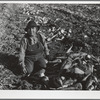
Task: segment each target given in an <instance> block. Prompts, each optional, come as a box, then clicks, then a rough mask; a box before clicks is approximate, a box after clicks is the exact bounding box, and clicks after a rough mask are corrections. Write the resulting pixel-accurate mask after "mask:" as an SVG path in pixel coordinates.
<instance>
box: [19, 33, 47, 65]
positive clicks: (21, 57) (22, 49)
mask: <svg viewBox="0 0 100 100" xmlns="http://www.w3.org/2000/svg"><path fill="white" fill-rule="evenodd" d="M35 38H37V39H38V41H40V42H41V43H42V44H43V46H44V52H45V54H46V55H49V49H48V46H47V43H46V41H45V37H44V35H42V34H40V33H38V34H37V37H35ZM29 39H30V40H31V41H33V43H34V38H32V37H27V36H24V37H23V38H22V40H21V43H20V52H19V61H20V64H22V65H24V61H25V52H26V49H27V43H28V40H29ZM37 39H35V40H37ZM33 43H32V45H33Z"/></svg>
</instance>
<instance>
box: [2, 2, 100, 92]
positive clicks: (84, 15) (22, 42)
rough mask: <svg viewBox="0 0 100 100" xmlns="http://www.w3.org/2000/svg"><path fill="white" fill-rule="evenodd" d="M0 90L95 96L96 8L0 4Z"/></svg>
mask: <svg viewBox="0 0 100 100" xmlns="http://www.w3.org/2000/svg"><path fill="white" fill-rule="evenodd" d="M0 90H39V91H41V90H44V91H46V90H49V91H55V90H56V91H73V90H74V91H99V90H100V4H99V3H94V4H93V3H92V4H91V3H89V4H88V3H86V4H85V3H83V4H82V3H75V4H74V3H72V4H71V3H66V2H65V3H55V2H54V3H45V2H44V3H32V2H31V3H30V2H29V3H24V2H23V3H22V2H21V3H17V2H16V3H6V2H5V3H2V2H0Z"/></svg>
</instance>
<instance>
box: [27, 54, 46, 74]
mask: <svg viewBox="0 0 100 100" xmlns="http://www.w3.org/2000/svg"><path fill="white" fill-rule="evenodd" d="M35 62H36V63H37V64H38V66H39V70H40V73H44V71H45V70H42V69H45V68H46V62H45V59H44V57H43V56H39V55H38V56H37V57H31V56H30V57H26V58H25V65H26V69H27V72H28V74H31V73H32V72H33V70H34V69H36V68H34V63H35ZM35 67H37V66H35ZM34 72H35V71H34Z"/></svg>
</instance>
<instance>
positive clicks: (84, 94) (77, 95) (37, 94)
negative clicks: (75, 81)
mask: <svg viewBox="0 0 100 100" xmlns="http://www.w3.org/2000/svg"><path fill="white" fill-rule="evenodd" d="M0 3H35V4H38V3H40V4H47V3H48V4H65V3H66V4H100V1H0ZM0 99H100V92H99V91H69V90H68V91H62V90H57V91H56V90H53V91H52V90H50V91H49V90H0Z"/></svg>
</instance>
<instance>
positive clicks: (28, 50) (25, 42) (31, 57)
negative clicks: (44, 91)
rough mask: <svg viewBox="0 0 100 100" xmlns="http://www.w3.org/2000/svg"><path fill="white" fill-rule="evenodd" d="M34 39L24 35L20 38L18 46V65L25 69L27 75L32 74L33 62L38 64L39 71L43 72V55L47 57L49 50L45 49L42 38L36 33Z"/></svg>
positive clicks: (44, 65) (44, 64) (45, 45)
mask: <svg viewBox="0 0 100 100" xmlns="http://www.w3.org/2000/svg"><path fill="white" fill-rule="evenodd" d="M35 38H36V39H34V37H28V35H25V36H24V37H23V38H22V40H21V45H20V53H19V61H20V64H21V65H22V66H24V67H25V68H26V70H27V73H28V74H31V73H32V72H33V69H34V62H38V64H39V66H40V70H41V71H42V72H44V70H42V69H45V68H46V62H45V59H44V57H43V55H44V53H45V54H46V55H49V50H48V48H47V44H46V42H45V39H44V36H43V35H41V34H40V33H38V34H37V37H35ZM35 41H37V42H35ZM41 71H40V72H41ZM42 72H41V73H42Z"/></svg>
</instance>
